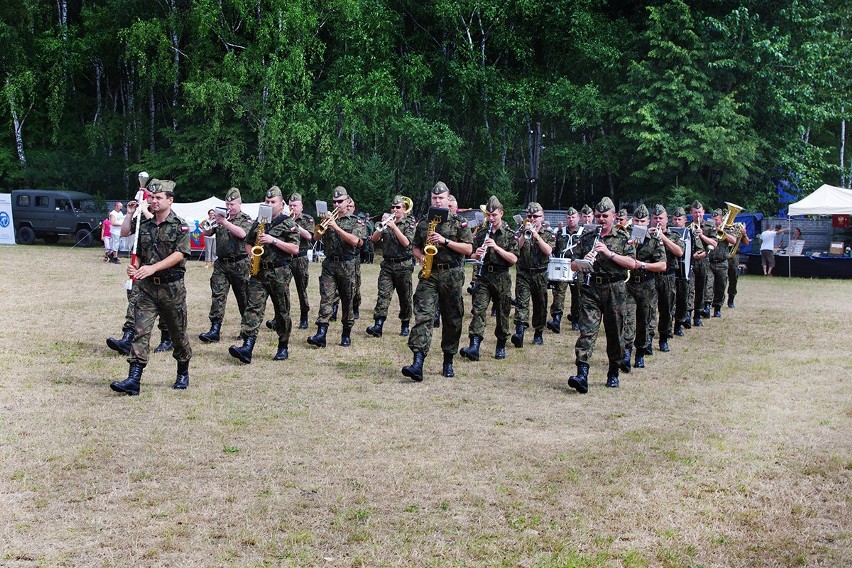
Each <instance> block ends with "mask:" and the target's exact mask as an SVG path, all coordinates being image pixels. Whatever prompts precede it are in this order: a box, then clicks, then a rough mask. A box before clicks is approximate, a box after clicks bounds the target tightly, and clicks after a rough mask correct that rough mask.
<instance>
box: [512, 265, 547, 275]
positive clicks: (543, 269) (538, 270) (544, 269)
mask: <svg viewBox="0 0 852 568" xmlns="http://www.w3.org/2000/svg"><path fill="white" fill-rule="evenodd" d="M518 272H524V273H526V274H541V273H542V272H547V267H546V266H542V267H541V268H519V269H518Z"/></svg>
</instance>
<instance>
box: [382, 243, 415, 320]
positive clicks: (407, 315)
mask: <svg viewBox="0 0 852 568" xmlns="http://www.w3.org/2000/svg"><path fill="white" fill-rule="evenodd" d="M413 271H414V259H413V258H409V259H408V260H406V261H403V262H390V261H387V260H383V261H382V264H381V268H380V270H379V285H378V287H379V290H378V295H377V297H376V309H375V310H374V312H373V317H376V318H386V317H387V316H388V306H390V302H391V297H392V296H393V293H394V291H396V295H397V298H398V299H399V319H400V320H401V321H410V320H411V316H412V315H413V313H414V309H413V307H412V298H411V296H412V284H411V274H412V272H413Z"/></svg>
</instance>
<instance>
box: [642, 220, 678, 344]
mask: <svg viewBox="0 0 852 568" xmlns="http://www.w3.org/2000/svg"><path fill="white" fill-rule="evenodd" d="M651 223H652V225H653V227H652V228H651V229H650V231H649V232H650V233H651V234H652V235H654V236H657V235H658V236H659V237H660V239H662V242H663V246H664V247H665V249H666V271H665V272H663V273H660V274H657V279H656V283H657V308H658V313H659V322H658V327H657V329H658V331H659V334H660V351H662V352H664V353H668V351H669V339H670V338H671V337H673V334H672V320H673V318H674V314H675V278H676V276H677V272H678V263H679V262H680V258H681V257H682V256H683V239H682V238H681V236H680V235H678V234H677V233H674V232H672V231H670V230H669V228H668V224H669V214H668V212H667V211H666V208H665V207H663V206H662V205H660V204H659V203H658V204H657V205H655V206H654V211H653V217H652V218H651Z"/></svg>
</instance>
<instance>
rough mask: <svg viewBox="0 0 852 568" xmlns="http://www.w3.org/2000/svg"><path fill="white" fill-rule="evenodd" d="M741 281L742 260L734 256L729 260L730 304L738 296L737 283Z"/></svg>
mask: <svg viewBox="0 0 852 568" xmlns="http://www.w3.org/2000/svg"><path fill="white" fill-rule="evenodd" d="M739 279H740V259H739V258H738V257H737V256H736V255H734V256H733V257H731V258H729V259H728V303H729V304H730V303H731V302H733V301H734V298H735V297H736V295H737V282H738V281H739Z"/></svg>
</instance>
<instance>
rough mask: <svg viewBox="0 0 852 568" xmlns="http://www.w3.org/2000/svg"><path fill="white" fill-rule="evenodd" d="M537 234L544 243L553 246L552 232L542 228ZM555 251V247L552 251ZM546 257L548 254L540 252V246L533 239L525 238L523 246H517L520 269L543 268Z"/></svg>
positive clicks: (545, 264) (545, 263)
mask: <svg viewBox="0 0 852 568" xmlns="http://www.w3.org/2000/svg"><path fill="white" fill-rule="evenodd" d="M539 236H541V239H542V240H543V241H544V242H545V243H547V244H549V245H550V246H551V247H553V246H554V241H555V239H554V238H553V233H551V232H550V231H545V230H544V229H542V231H541V232H540V233H539ZM555 252H556V249H555V248H554V250H553V253H554V254H555ZM548 258H549V257H548V255H546V254H544V253H543V252H541V247H539V246H538V241H537V240H535V239H530V240H526V241H525V242H524V246H522V247H519V248H518V268H520V269H521V270H532V269H536V268H544V267H546V266H547V261H548Z"/></svg>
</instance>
